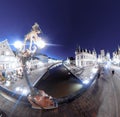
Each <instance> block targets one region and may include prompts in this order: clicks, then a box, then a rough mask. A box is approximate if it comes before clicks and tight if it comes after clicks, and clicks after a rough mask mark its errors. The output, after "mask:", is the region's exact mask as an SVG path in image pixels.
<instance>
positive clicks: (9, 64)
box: [0, 40, 19, 70]
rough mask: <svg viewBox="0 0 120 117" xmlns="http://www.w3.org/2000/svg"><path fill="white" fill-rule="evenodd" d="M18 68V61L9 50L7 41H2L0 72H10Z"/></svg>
mask: <svg viewBox="0 0 120 117" xmlns="http://www.w3.org/2000/svg"><path fill="white" fill-rule="evenodd" d="M18 66H19V63H18V60H17V58H16V57H15V55H14V53H13V51H12V49H11V48H10V46H9V44H8V41H7V40H4V41H2V42H0V70H3V69H10V70H12V69H15V68H17V67H18Z"/></svg>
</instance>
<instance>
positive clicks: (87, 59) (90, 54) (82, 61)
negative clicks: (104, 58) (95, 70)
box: [75, 47, 97, 67]
mask: <svg viewBox="0 0 120 117" xmlns="http://www.w3.org/2000/svg"><path fill="white" fill-rule="evenodd" d="M96 63H97V54H96V51H95V50H93V51H90V50H87V49H84V50H83V49H80V47H79V48H78V49H76V51H75V65H76V66H77V67H86V66H91V65H96Z"/></svg>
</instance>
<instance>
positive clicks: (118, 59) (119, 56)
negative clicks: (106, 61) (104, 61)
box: [112, 46, 120, 66]
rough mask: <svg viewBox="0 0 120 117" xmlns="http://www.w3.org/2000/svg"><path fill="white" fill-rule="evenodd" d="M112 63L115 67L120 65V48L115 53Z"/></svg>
mask: <svg viewBox="0 0 120 117" xmlns="http://www.w3.org/2000/svg"><path fill="white" fill-rule="evenodd" d="M112 62H113V64H115V65H118V66H119V65H120V47H119V46H118V49H117V51H114V52H113V57H112Z"/></svg>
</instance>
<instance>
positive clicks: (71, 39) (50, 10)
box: [0, 0, 120, 59]
mask: <svg viewBox="0 0 120 117" xmlns="http://www.w3.org/2000/svg"><path fill="white" fill-rule="evenodd" d="M34 22H37V23H38V24H39V25H40V28H41V30H42V32H43V33H42V35H41V36H42V38H43V39H44V40H45V41H46V42H47V43H49V44H53V46H52V45H48V46H46V47H45V48H44V49H42V50H41V52H42V53H44V54H47V55H48V56H50V57H54V58H58V59H66V57H68V56H73V57H74V51H75V49H76V47H77V46H78V45H80V47H81V48H88V49H90V50H92V49H93V48H95V49H96V51H97V52H98V53H99V51H100V50H101V49H105V51H106V52H107V51H109V52H111V53H112V51H114V50H115V49H117V46H118V44H120V41H119V40H120V1H118V2H117V1H116V0H114V1H112V0H0V40H1V41H2V40H4V39H8V41H9V43H10V44H13V43H14V41H15V40H22V41H23V39H24V35H25V34H27V33H28V32H29V31H30V30H31V26H32V25H33V24H34ZM11 46H12V45H11ZM12 48H13V47H12ZM13 49H14V48H13Z"/></svg>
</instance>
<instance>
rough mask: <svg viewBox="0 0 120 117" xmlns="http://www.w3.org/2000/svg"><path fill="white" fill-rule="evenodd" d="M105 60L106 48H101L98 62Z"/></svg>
mask: <svg viewBox="0 0 120 117" xmlns="http://www.w3.org/2000/svg"><path fill="white" fill-rule="evenodd" d="M105 62H106V56H105V50H100V54H99V55H98V63H105Z"/></svg>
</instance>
